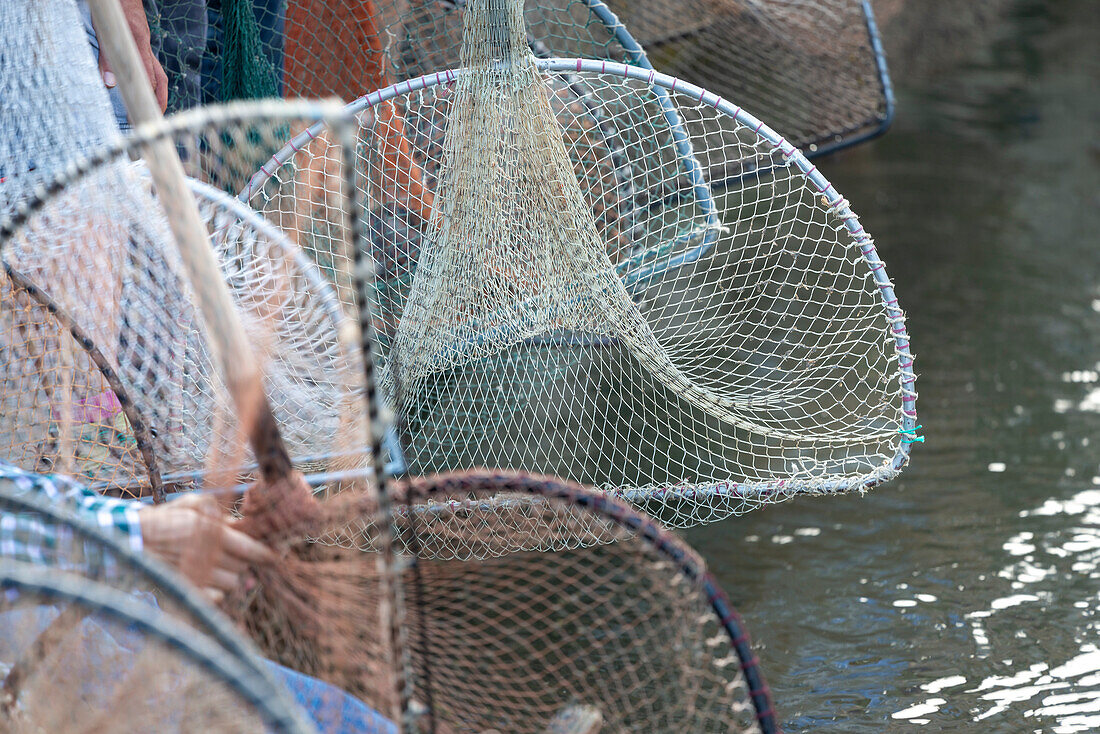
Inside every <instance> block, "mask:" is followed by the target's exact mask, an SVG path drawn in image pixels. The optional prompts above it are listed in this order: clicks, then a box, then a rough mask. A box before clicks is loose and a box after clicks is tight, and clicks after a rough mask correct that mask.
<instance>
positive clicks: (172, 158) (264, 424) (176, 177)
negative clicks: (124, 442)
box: [89, 0, 292, 482]
mask: <svg viewBox="0 0 1100 734" xmlns="http://www.w3.org/2000/svg"><path fill="white" fill-rule="evenodd" d="M89 7H90V8H91V11H92V18H93V20H94V21H95V28H96V34H97V35H98V37H99V43H100V48H101V49H102V50H103V51H104V52H105V53H106V54H107V59H108V60H109V61H110V63H111V70H112V71H113V72H114V74H115V77H116V78H117V79H118V89H119V91H120V92H121V94H122V99H123V102H124V103H125V104H126V111H127V113H128V114H129V116H130V122H131V124H132V125H133V126H134V127H135V128H139V127H142V126H148V125H155V124H157V123H158V122H160V120H161V119H162V117H161V113H160V108H159V107H158V106H157V102H156V99H155V98H154V96H153V90H152V88H151V86H150V83H149V80H148V78H147V75H146V73H145V68H144V65H143V64H142V62H141V58H140V57H139V56H138V49H137V45H136V44H135V43H134V39H133V36H132V35H131V33H130V28H129V25H128V23H127V22H126V17H125V15H123V12H122V6H121V5H120V4H119V0H89ZM144 155H145V163H146V165H147V166H148V167H149V171H150V173H151V174H152V178H153V185H154V186H155V188H156V191H157V194H158V200H159V201H160V204H161V206H162V207H164V210H165V214H166V215H167V217H168V223H169V225H170V226H171V229H172V235H173V237H174V239H175V241H176V246H177V247H178V249H179V253H180V257H181V258H182V260H183V265H184V269H185V270H186V271H187V275H188V277H189V279H190V281H191V287H192V289H193V291H194V293H195V298H196V300H197V301H198V303H199V308H200V310H201V312H202V315H203V317H204V318H205V320H206V324H207V328H208V329H209V332H210V335H211V338H212V342H213V348H214V358H215V360H216V362H217V363H218V365H219V367H220V368H221V372H222V378H223V379H224V380H225V383H226V387H227V388H228V390H229V393H230V395H231V396H232V397H233V401H234V404H235V405H236V408H237V413H238V417H239V419H240V421H241V424H242V425H245V426H249V427H250V433H249V440H250V442H251V444H252V449H253V451H254V452H255V453H256V459H257V462H258V464H259V467H260V473H261V474H262V475H263V477H264V479H265V480H267V481H268V482H272V481H277V480H279V479H284V478H286V477H288V476H290V474H291V472H292V465H291V462H290V457H289V455H288V453H287V450H286V446H285V444H284V443H283V441H282V437H281V436H280V435H279V429H278V426H277V424H276V423H275V418H274V416H273V415H272V413H271V406H270V404H269V403H268V401H267V398H266V396H265V395H264V392H263V381H262V376H261V372H260V367H259V365H258V363H257V361H256V357H255V355H254V354H253V352H252V349H251V346H250V344H249V341H248V337H247V336H246V334H245V331H244V327H243V325H242V324H241V320H240V318H239V316H238V314H237V311H236V309H235V307H234V305H233V301H232V299H231V297H230V295H229V289H228V287H227V286H226V284H225V280H224V279H223V278H222V274H221V270H220V268H219V267H218V263H217V261H216V259H215V256H214V250H213V248H212V247H211V245H210V240H209V238H208V237H207V233H206V228H205V226H204V225H203V223H202V218H201V216H200V215H199V209H198V205H197V204H196V203H195V199H194V197H193V196H192V195H191V191H190V190H189V188H188V187H187V182H186V176H185V174H184V171H183V165H182V164H181V163H180V159H179V156H178V155H177V153H176V149H175V144H174V142H173V141H172V139H171V138H170V137H163V138H158V139H156V140H154V141H152V142H150V143H149V144H147V145H146V146H145V151H144Z"/></svg>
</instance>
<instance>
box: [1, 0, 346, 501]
mask: <svg viewBox="0 0 1100 734" xmlns="http://www.w3.org/2000/svg"><path fill="white" fill-rule="evenodd" d="M0 38H3V39H4V42H5V44H6V46H5V51H4V53H3V54H2V55H0V84H2V85H3V89H4V95H5V99H12V100H18V101H19V104H12V105H5V106H4V108H3V110H2V111H0V125H2V127H3V129H4V130H6V131H8V132H6V133H5V134H4V135H2V136H0V139H2V140H3V143H2V144H3V145H5V146H7V147H6V148H5V149H4V150H3V153H4V157H3V158H2V160H3V165H4V167H5V169H9V168H10V169H11V172H10V173H9V174H8V175H9V178H8V181H7V183H5V184H3V194H4V205H3V206H4V212H5V213H8V214H10V213H12V211H13V210H14V209H16V208H17V207H18V205H19V204H20V202H23V201H25V200H26V198H27V195H28V193H29V191H30V190H31V188H32V187H33V186H34V185H35V184H37V183H42V182H43V181H46V180H49V179H52V178H54V177H57V176H59V175H62V174H64V173H65V172H66V171H67V170H68V167H69V166H70V165H72V164H73V163H74V162H76V161H77V160H78V159H79V158H80V157H81V156H82V155H86V154H88V153H90V152H91V151H93V150H96V149H101V148H102V146H103V145H104V144H107V143H112V142H114V143H117V142H118V141H119V140H120V138H119V134H118V131H117V128H116V127H115V123H114V117H113V115H112V114H111V110H110V106H109V104H108V101H107V97H106V94H105V92H104V90H103V86H102V83H101V82H100V80H99V77H98V73H97V72H96V70H95V66H94V61H93V60H92V56H91V51H90V49H89V47H88V43H87V40H86V38H85V37H84V31H83V26H82V25H81V22H80V20H79V17H78V15H77V13H76V9H75V6H74V4H73V3H72V2H71V0H51V1H50V2H42V3H24V2H18V3H5V4H4V8H3V9H2V10H0ZM74 110H78V111H79V112H74ZM310 114H311V115H312V117H305V118H303V117H302V116H301V113H300V112H284V113H282V116H278V117H277V118H271V119H267V120H265V121H263V122H258V123H255V124H251V123H250V124H249V125H246V126H237V127H233V126H223V127H216V126H212V127H211V128H209V129H205V130H202V129H200V130H195V131H189V132H187V133H186V134H180V135H179V136H177V139H176V143H177V147H178V149H179V150H180V151H181V153H182V154H183V157H184V159H185V161H186V166H187V168H188V172H189V173H190V174H191V175H192V176H194V179H195V180H192V181H191V183H190V186H191V188H192V190H193V191H194V193H195V195H196V198H197V200H198V202H199V207H200V211H201V213H202V215H203V219H204V221H205V223H206V225H207V227H208V229H209V232H210V234H211V240H212V242H213V244H214V246H215V249H216V250H217V254H218V256H219V260H220V264H221V267H222V272H223V274H224V275H225V277H226V280H227V281H228V283H229V286H230V290H231V291H232V293H233V296H234V299H235V302H236V304H237V306H238V308H239V309H240V311H241V315H242V318H243V319H244V321H245V324H246V328H247V331H248V333H249V336H250V338H251V339H252V341H253V344H254V346H255V348H256V349H257V350H258V351H259V352H260V353H261V355H262V358H263V360H264V363H265V366H266V372H265V384H266V387H267V389H268V392H269V394H270V395H271V400H272V403H273V408H274V412H275V415H276V418H277V419H278V420H280V421H281V422H282V424H283V426H284V435H285V437H286V439H287V441H288V444H289V446H290V449H291V451H292V453H293V454H294V455H295V457H296V458H299V459H301V460H303V461H305V460H307V459H309V458H311V457H315V456H317V455H325V456H327V455H329V454H331V453H332V452H334V451H339V449H338V448H337V447H339V446H345V447H348V451H357V450H358V451H361V448H362V443H363V442H362V440H361V438H358V437H357V432H356V431H355V430H344V429H346V428H347V426H346V424H345V421H346V420H349V419H350V418H349V415H350V414H351V412H352V411H354V410H355V409H356V407H355V406H357V405H358V402H359V399H358V398H357V396H356V394H355V393H356V391H357V390H358V389H359V388H357V386H358V385H361V384H362V375H361V372H359V371H357V370H355V369H353V367H354V360H355V352H354V343H353V342H349V341H348V340H347V339H348V334H347V328H348V327H349V325H350V324H349V322H347V321H346V318H345V315H344V311H343V310H342V308H341V304H340V302H339V300H338V299H337V297H336V293H335V291H334V290H333V289H332V287H331V286H330V285H329V284H328V282H327V280H326V279H325V277H324V276H323V275H322V274H321V273H320V272H319V271H318V269H317V267H316V265H315V264H314V262H313V261H312V260H311V259H310V258H308V257H306V256H305V255H304V254H303V253H302V252H301V251H300V249H299V248H298V247H297V246H296V245H295V244H293V243H292V242H291V241H290V240H288V239H287V238H286V236H285V235H283V234H282V233H281V232H280V231H279V230H278V229H277V228H276V227H274V226H273V225H271V224H270V223H268V222H267V221H265V220H264V219H262V218H261V217H259V216H258V215H257V214H256V213H255V212H252V211H251V210H249V209H248V208H247V207H246V206H244V205H243V204H241V203H240V202H238V201H236V200H235V199H234V198H233V197H231V196H229V195H227V194H226V193H225V191H227V190H235V189H237V188H239V187H240V186H241V185H242V184H243V181H244V180H246V177H247V173H246V172H251V171H252V170H254V168H255V166H256V165H257V164H258V162H260V161H262V160H263V159H264V157H265V156H266V152H263V153H261V152H257V151H266V150H267V149H269V148H274V147H277V145H278V144H280V143H281V141H284V140H285V138H286V135H287V131H289V130H294V129H300V128H301V127H303V126H305V125H308V124H311V123H312V122H315V121H316V119H317V117H316V114H317V113H316V111H313V112H311V113H310ZM13 131H14V132H13ZM203 182H206V183H203ZM164 217H165V215H164V212H163V211H162V209H161V207H160V205H159V204H158V202H157V201H156V199H155V198H154V196H153V194H152V190H151V185H150V182H149V180H148V176H147V174H146V173H145V171H144V168H143V166H142V165H141V164H140V163H139V164H134V163H131V162H129V161H128V160H127V154H126V152H125V151H123V150H121V149H118V150H116V151H115V152H114V153H113V154H110V155H107V157H106V160H105V161H104V162H102V164H100V165H97V166H95V167H94V168H93V170H92V171H91V172H90V173H89V174H88V175H87V176H86V177H84V178H82V179H81V180H80V181H79V183H77V184H76V185H74V186H72V187H70V188H68V189H66V190H65V191H64V193H62V194H61V195H60V196H58V197H55V198H54V199H52V200H50V202H49V203H48V205H45V206H43V207H42V209H41V211H38V212H37V213H36V214H34V215H32V216H31V217H30V220H29V222H28V223H27V224H26V226H24V227H22V228H21V229H19V232H18V234H14V233H11V232H9V235H8V236H9V237H10V240H9V241H7V242H6V243H5V247H4V252H3V257H4V260H5V263H6V267H7V268H8V269H9V271H10V272H11V273H12V275H10V276H8V278H7V279H6V282H5V284H4V287H3V290H2V291H0V295H2V296H3V298H4V308H3V309H0V325H2V328H0V334H2V338H3V342H2V343H0V365H2V367H3V369H2V371H0V416H2V420H0V456H2V457H3V458H5V459H8V460H11V461H14V462H16V463H18V464H20V465H23V466H25V467H27V468H30V469H33V470H44V469H64V470H68V471H72V472H73V473H76V474H80V475H82V476H84V477H85V478H87V479H91V480H94V481H97V482H99V483H101V486H104V487H106V486H110V487H111V488H112V489H114V490H116V491H126V492H133V493H147V492H150V491H154V490H153V487H152V486H151V484H155V483H156V482H157V481H159V480H158V479H157V476H156V475H157V474H158V473H159V474H163V475H165V477H166V478H167V479H168V480H169V481H171V480H173V478H175V479H178V480H179V481H181V482H186V481H190V480H191V479H193V478H194V476H195V474H196V473H197V472H199V471H200V470H202V469H203V467H204V464H205V462H206V461H207V459H208V458H209V457H210V456H211V455H212V453H216V452H229V454H236V455H238V459H239V460H240V463H241V464H244V463H247V459H246V458H245V456H244V453H245V448H244V443H243V437H242V436H241V435H240V430H241V426H240V425H239V424H238V423H239V422H238V420H237V416H236V415H235V412H234V408H233V404H232V401H231V400H230V399H229V396H228V394H227V392H226V390H225V387H224V385H223V384H222V382H221V378H220V377H219V375H218V372H217V370H216V369H215V362H214V361H213V360H212V356H211V348H210V342H209V336H208V334H207V332H206V330H205V327H204V326H203V324H202V323H201V320H200V319H199V318H198V316H197V311H196V310H195V306H194V304H193V298H192V294H191V290H190V287H189V286H188V285H187V283H186V282H185V279H184V278H183V277H182V276H181V272H182V271H181V270H180V268H181V265H180V263H179V258H178V255H177V253H176V250H175V246H174V244H173V241H172V238H171V235H170V231H169V229H168V226H167V221H166V220H165V218H164ZM74 327H75V328H76V332H73V328H74ZM353 331H354V330H353ZM119 393H121V394H119ZM66 406H67V407H66ZM135 417H136V418H137V423H138V424H139V425H133V423H134V420H135ZM143 447H144V448H146V449H148V448H150V447H151V451H150V450H145V451H142V448H143ZM344 453H347V452H344ZM139 457H140V458H139ZM359 460H360V461H361V457H360V459H359ZM151 463H155V464H156V466H155V467H153V466H150V464H151Z"/></svg>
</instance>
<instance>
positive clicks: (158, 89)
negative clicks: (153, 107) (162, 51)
mask: <svg viewBox="0 0 1100 734" xmlns="http://www.w3.org/2000/svg"><path fill="white" fill-rule="evenodd" d="M145 73H146V74H148V75H149V81H150V82H151V83H152V85H153V95H154V96H155V97H156V98H157V106H158V107H160V111H161V112H164V111H165V110H167V109H168V75H167V74H165V73H164V67H162V66H161V65H160V62H159V61H157V59H156V57H155V56H153V54H152V52H150V53H149V54H148V56H147V58H146V59H145Z"/></svg>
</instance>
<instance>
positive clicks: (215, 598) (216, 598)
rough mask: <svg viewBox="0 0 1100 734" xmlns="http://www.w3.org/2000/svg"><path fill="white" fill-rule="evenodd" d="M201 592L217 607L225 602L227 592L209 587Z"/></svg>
mask: <svg viewBox="0 0 1100 734" xmlns="http://www.w3.org/2000/svg"><path fill="white" fill-rule="evenodd" d="M200 592H201V593H202V595H203V596H204V597H206V600H207V601H208V602H210V603H211V604H213V605H215V606H217V605H218V604H221V603H222V602H223V601H224V600H225V592H224V591H222V590H221V589H212V588H210V587H209V586H207V587H204V588H202V589H200Z"/></svg>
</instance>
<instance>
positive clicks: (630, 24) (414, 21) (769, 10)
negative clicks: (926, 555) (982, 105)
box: [149, 0, 893, 155]
mask: <svg viewBox="0 0 1100 734" xmlns="http://www.w3.org/2000/svg"><path fill="white" fill-rule="evenodd" d="M470 4H471V3H470V2H468V1H465V0H458V1H455V0H351V2H346V1H341V2H335V1H334V0H289V2H287V3H285V5H284V4H283V3H281V2H276V0H225V2H222V3H220V4H212V7H213V10H212V11H211V12H209V13H200V12H198V10H197V8H198V7H199V6H200V5H202V3H191V4H188V3H165V2H161V3H159V4H156V3H154V4H152V5H151V7H150V8H149V10H150V13H149V16H150V24H151V26H152V28H153V36H154V39H155V41H154V42H155V44H156V45H158V46H159V48H158V51H159V58H160V60H161V62H162V64H163V66H164V68H165V71H166V72H167V74H168V77H169V86H170V90H169V91H170V95H169V96H170V103H169V104H170V105H171V107H172V108H173V109H182V108H185V107H189V106H193V105H195V104H198V103H200V102H206V103H210V102H215V101H226V100H230V99H238V98H242V97H263V96H276V95H285V96H327V95H337V96H340V97H343V98H344V99H354V98H356V97H358V96H359V95H361V94H364V93H366V92H370V91H373V90H375V89H379V88H382V87H385V86H387V85H388V84H389V83H391V82H397V81H401V80H404V79H410V78H415V77H418V76H421V75H423V74H426V73H428V72H429V71H435V70H438V69H448V68H452V67H454V66H457V65H458V60H459V49H460V45H461V39H462V16H463V14H464V12H465V9H466V7H467V6H468V5H470ZM187 5H194V7H193V8H189V9H185V8H184V7H183V6H187ZM524 5H525V16H526V19H527V23H528V28H529V31H528V34H527V44H528V45H529V46H530V48H531V49H532V51H533V52H534V53H535V54H536V55H537V56H542V57H547V58H548V57H551V56H564V57H585V58H594V59H609V60H613V61H620V62H626V63H631V64H634V65H636V66H641V67H644V68H656V69H657V70H658V71H661V72H664V73H667V74H670V75H673V76H676V77H679V78H682V79H684V80H686V81H689V82H692V83H694V84H698V85H700V86H703V87H706V88H707V89H710V90H712V91H714V92H715V93H717V94H720V95H721V96H723V97H726V98H727V99H732V100H735V101H736V102H737V103H738V104H741V105H743V106H745V107H746V108H748V109H751V110H753V111H754V112H755V113H756V114H758V115H760V116H761V117H762V119H766V120H769V121H770V122H772V123H773V124H774V125H775V126H776V128H777V129H778V130H781V131H782V132H783V133H784V134H786V135H787V136H788V139H789V140H790V141H791V142H792V143H793V144H794V145H795V146H797V147H799V148H803V149H804V150H805V151H806V152H807V153H808V154H810V155H813V154H814V153H825V152H828V151H830V150H835V149H836V148H837V147H840V146H843V145H849V144H852V143H855V142H858V141H860V140H863V139H866V138H867V137H870V136H872V135H875V134H877V133H879V132H882V131H883V130H885V128H886V126H887V125H888V124H889V122H890V118H891V117H892V114H893V96H892V91H891V88H890V81H889V76H888V73H887V70H886V62H885V58H884V56H883V52H882V48H881V45H880V43H879V39H878V31H877V29H876V26H875V21H874V15H873V13H872V11H871V4H870V2H868V1H866V0H817V1H815V2H806V1H804V0H611V2H607V3H605V2H602V1H601V0H528V1H527V2H526V3H525V4H524Z"/></svg>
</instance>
